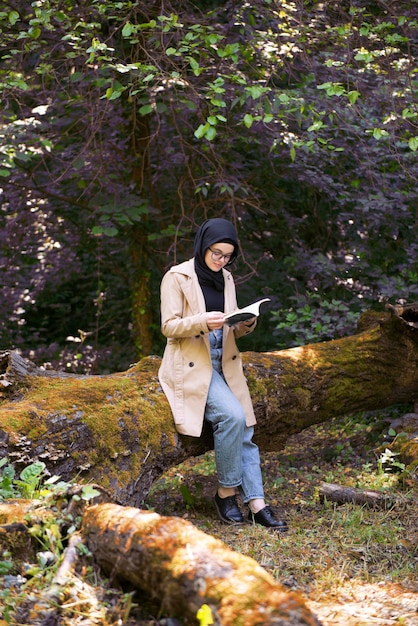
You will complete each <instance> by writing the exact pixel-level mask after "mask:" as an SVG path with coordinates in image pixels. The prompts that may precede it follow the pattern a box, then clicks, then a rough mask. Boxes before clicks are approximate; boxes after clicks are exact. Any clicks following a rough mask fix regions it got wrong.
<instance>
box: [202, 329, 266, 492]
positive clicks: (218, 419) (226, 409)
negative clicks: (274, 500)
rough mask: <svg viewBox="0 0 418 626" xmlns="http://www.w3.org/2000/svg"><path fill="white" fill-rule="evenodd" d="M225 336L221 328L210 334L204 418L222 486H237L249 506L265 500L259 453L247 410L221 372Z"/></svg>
mask: <svg viewBox="0 0 418 626" xmlns="http://www.w3.org/2000/svg"><path fill="white" fill-rule="evenodd" d="M222 335H223V331H222V329H220V330H214V331H211V332H210V333H209V340H210V353H211V358H212V367H213V369H212V380H211V383H210V386H209V392H208V397H207V401H206V409H205V419H206V420H207V421H208V422H210V423H211V424H212V429H213V438H214V444H215V461H216V469H217V472H218V480H219V484H220V485H222V487H238V488H239V490H240V492H241V496H242V500H243V502H244V503H247V502H249V501H250V500H254V499H255V498H264V490H263V480H262V476H261V468H260V454H259V450H258V446H257V445H256V444H255V443H253V441H252V437H253V434H254V428H253V427H252V426H250V427H248V426H246V424H245V413H244V409H243V408H242V406H241V404H240V403H239V402H238V400H237V398H236V397H235V396H234V394H233V393H232V391H231V390H230V388H229V387H228V385H227V383H226V381H225V378H224V376H223V373H222Z"/></svg>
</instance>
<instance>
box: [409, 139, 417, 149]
mask: <svg viewBox="0 0 418 626" xmlns="http://www.w3.org/2000/svg"><path fill="white" fill-rule="evenodd" d="M408 146H409V148H410V150H412V152H416V151H417V150H418V137H411V138H410V139H409V141H408Z"/></svg>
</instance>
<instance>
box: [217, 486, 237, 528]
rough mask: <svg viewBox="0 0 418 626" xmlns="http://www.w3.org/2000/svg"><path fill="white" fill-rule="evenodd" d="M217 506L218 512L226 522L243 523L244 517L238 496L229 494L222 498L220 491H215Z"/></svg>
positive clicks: (222, 520)
mask: <svg viewBox="0 0 418 626" xmlns="http://www.w3.org/2000/svg"><path fill="white" fill-rule="evenodd" d="M213 501H214V503H215V507H216V512H217V513H218V517H219V519H220V520H221V522H224V523H225V524H242V523H243V521H244V518H243V517H242V513H241V511H240V510H239V508H238V504H237V498H236V496H228V497H226V498H220V497H219V496H218V493H217V492H216V493H215V497H214V499H213Z"/></svg>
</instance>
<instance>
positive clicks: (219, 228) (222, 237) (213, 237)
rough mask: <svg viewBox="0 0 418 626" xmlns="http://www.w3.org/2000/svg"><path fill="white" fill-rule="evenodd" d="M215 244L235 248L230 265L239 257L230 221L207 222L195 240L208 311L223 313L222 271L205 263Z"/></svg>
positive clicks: (236, 238) (200, 279)
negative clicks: (216, 270) (206, 256)
mask: <svg viewBox="0 0 418 626" xmlns="http://www.w3.org/2000/svg"><path fill="white" fill-rule="evenodd" d="M214 243H230V244H232V245H233V246H234V251H233V253H232V256H231V259H230V261H229V263H232V262H233V261H234V260H235V259H236V257H237V255H238V237H237V233H236V230H235V228H234V226H233V225H232V224H231V222H228V220H224V219H223V218H215V219H211V220H206V222H203V224H202V225H201V226H200V227H199V229H198V231H197V233H196V237H195V240H194V259H195V261H194V264H195V269H196V274H197V277H198V279H199V283H200V286H201V287H202V291H203V294H204V296H205V300H206V309H207V310H208V311H223V309H224V301H223V291H224V276H223V272H222V270H220V271H219V272H215V271H213V270H211V269H210V268H209V267H208V266H207V265H206V263H205V253H206V250H207V249H208V248H210V246H212V245H213V244H214Z"/></svg>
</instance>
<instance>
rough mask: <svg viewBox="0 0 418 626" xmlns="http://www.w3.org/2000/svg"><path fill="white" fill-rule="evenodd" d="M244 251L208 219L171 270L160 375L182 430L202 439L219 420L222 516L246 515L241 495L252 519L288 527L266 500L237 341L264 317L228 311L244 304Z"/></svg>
mask: <svg viewBox="0 0 418 626" xmlns="http://www.w3.org/2000/svg"><path fill="white" fill-rule="evenodd" d="M238 249H239V244H238V238H237V234H236V231H235V228H234V226H233V225H232V224H231V223H230V222H229V221H227V220H225V219H221V218H218V219H210V220H207V221H206V222H204V223H203V224H202V225H201V226H200V228H199V229H198V231H197V234H196V237H195V241H194V257H193V258H192V259H190V260H188V261H185V262H184V263H181V264H180V265H176V266H174V267H172V268H171V269H170V270H169V271H168V272H167V273H166V274H165V276H164V278H163V280H162V283H161V329H162V333H163V334H164V336H165V337H166V338H167V345H166V348H165V351H164V356H163V359H162V363H161V367H160V370H159V380H160V383H161V386H162V388H163V390H164V393H165V394H166V396H167V399H168V401H169V403H170V406H171V410H172V413H173V416H174V421H175V425H176V428H177V430H178V432H179V433H182V434H185V435H189V436H193V437H199V436H200V435H201V433H202V428H203V422H204V420H206V421H208V422H210V424H211V425H212V430H213V437H214V447H215V460H216V468H217V474H218V483H219V484H218V489H217V492H216V494H215V497H214V503H215V507H216V511H217V514H218V516H219V518H220V519H221V521H222V522H225V523H227V524H239V523H242V522H243V521H244V518H243V515H242V513H241V510H240V508H239V506H238V502H237V494H240V496H241V498H242V502H243V503H244V504H246V505H248V508H249V513H248V517H249V519H250V520H251V521H253V522H255V523H258V524H261V525H263V526H266V527H268V528H274V529H275V530H278V531H280V532H283V531H286V530H287V525H286V522H284V521H283V520H278V519H277V518H276V517H275V515H274V513H273V511H272V510H271V508H270V507H269V506H266V503H265V500H264V491H263V482H262V476H261V469H260V456H259V450H258V447H257V445H256V444H255V443H254V442H253V441H252V437H253V432H254V424H255V423H256V420H255V416H254V410H253V406H252V402H251V397H250V393H249V390H248V386H247V382H246V380H245V377H244V373H243V369H242V362H241V356H240V353H239V351H238V348H237V346H236V343H235V339H236V338H239V337H241V336H243V335H245V334H247V333H250V332H252V331H253V330H254V328H255V325H256V317H253V318H252V319H249V320H246V321H244V322H241V323H239V324H237V325H236V326H232V327H231V326H228V325H227V324H225V314H226V313H229V312H231V311H233V310H234V309H236V308H237V301H236V294H235V284H234V280H233V277H232V274H231V273H230V272H229V271H228V270H227V269H226V267H227V266H229V265H231V263H233V261H234V260H235V259H236V257H237V255H238Z"/></svg>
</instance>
